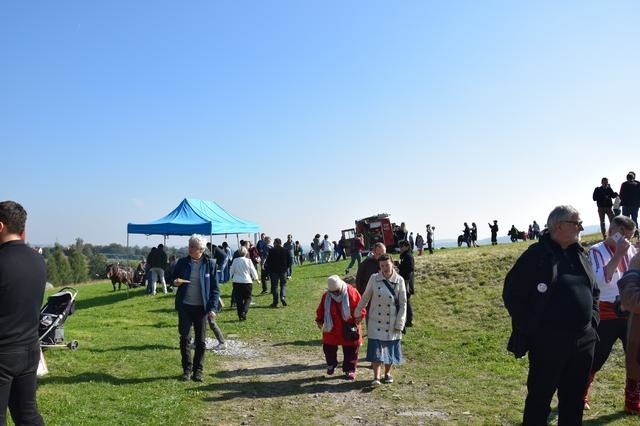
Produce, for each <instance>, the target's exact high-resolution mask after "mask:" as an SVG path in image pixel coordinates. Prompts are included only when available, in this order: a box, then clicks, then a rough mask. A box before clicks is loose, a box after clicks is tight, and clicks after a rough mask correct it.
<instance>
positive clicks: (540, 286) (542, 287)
mask: <svg viewBox="0 0 640 426" xmlns="http://www.w3.org/2000/svg"><path fill="white" fill-rule="evenodd" d="M537 289H538V293H546V292H547V290H548V289H549V286H548V285H546V284H545V283H540V284H538V287H537Z"/></svg>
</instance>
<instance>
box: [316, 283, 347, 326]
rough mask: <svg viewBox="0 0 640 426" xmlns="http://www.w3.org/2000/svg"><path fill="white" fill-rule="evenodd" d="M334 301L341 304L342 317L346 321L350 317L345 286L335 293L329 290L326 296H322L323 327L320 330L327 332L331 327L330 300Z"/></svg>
mask: <svg viewBox="0 0 640 426" xmlns="http://www.w3.org/2000/svg"><path fill="white" fill-rule="evenodd" d="M332 299H333V300H334V301H335V302H336V303H341V304H342V319H343V320H344V321H345V322H346V321H348V320H349V318H351V308H350V306H349V292H348V291H347V287H346V286H345V287H344V289H343V291H342V293H340V294H338V295H335V294H333V293H331V292H327V297H325V298H324V327H323V328H322V331H324V332H326V333H328V332H330V331H331V330H332V329H333V321H332V320H331V300H332Z"/></svg>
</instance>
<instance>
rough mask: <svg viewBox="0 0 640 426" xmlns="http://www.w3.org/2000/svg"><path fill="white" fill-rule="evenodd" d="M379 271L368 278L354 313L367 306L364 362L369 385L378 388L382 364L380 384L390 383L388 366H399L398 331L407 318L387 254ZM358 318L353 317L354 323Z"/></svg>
mask: <svg viewBox="0 0 640 426" xmlns="http://www.w3.org/2000/svg"><path fill="white" fill-rule="evenodd" d="M378 264H379V265H380V272H378V273H377V274H373V275H372V276H371V278H369V282H368V283H367V288H366V289H365V290H364V293H363V294H362V299H361V300H360V303H358V306H356V309H355V312H356V313H358V312H361V311H362V309H363V308H365V307H366V306H367V304H369V302H371V303H370V305H369V311H368V313H367V337H368V342H367V358H366V359H367V361H371V366H372V368H373V382H371V384H372V385H373V386H378V385H380V380H381V379H382V371H381V370H382V364H384V382H385V383H393V377H392V376H391V366H392V365H398V364H401V363H402V348H401V346H400V340H401V339H402V329H403V328H404V324H405V321H406V318H407V293H406V290H405V283H404V279H403V278H402V277H401V276H400V275H399V274H398V273H397V272H396V271H395V270H394V268H393V261H392V260H391V257H390V256H389V255H388V254H386V253H385V254H383V255H382V256H380V258H379V259H378ZM361 320H362V318H358V317H356V321H361Z"/></svg>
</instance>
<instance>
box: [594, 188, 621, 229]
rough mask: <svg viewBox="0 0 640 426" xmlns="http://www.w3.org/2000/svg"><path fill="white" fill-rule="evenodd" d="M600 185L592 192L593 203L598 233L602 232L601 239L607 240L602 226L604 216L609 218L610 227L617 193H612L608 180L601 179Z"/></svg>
mask: <svg viewBox="0 0 640 426" xmlns="http://www.w3.org/2000/svg"><path fill="white" fill-rule="evenodd" d="M600 183H601V185H600V186H597V187H596V189H594V190H593V201H595V202H596V205H597V206H598V216H599V217H600V232H602V238H605V239H606V238H607V229H606V228H605V226H604V216H605V215H607V217H608V218H609V225H611V219H613V210H612V207H613V201H611V200H612V199H613V198H616V197H617V196H618V193H617V192H613V189H611V185H609V179H607V178H606V177H603V178H602V180H601V181H600Z"/></svg>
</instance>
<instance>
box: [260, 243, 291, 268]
mask: <svg viewBox="0 0 640 426" xmlns="http://www.w3.org/2000/svg"><path fill="white" fill-rule="evenodd" d="M288 268H289V252H288V251H287V249H285V248H284V247H273V248H271V249H269V254H268V256H267V260H266V261H265V264H264V269H265V270H266V271H267V272H268V273H270V274H284V273H286V272H287V269H288Z"/></svg>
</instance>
